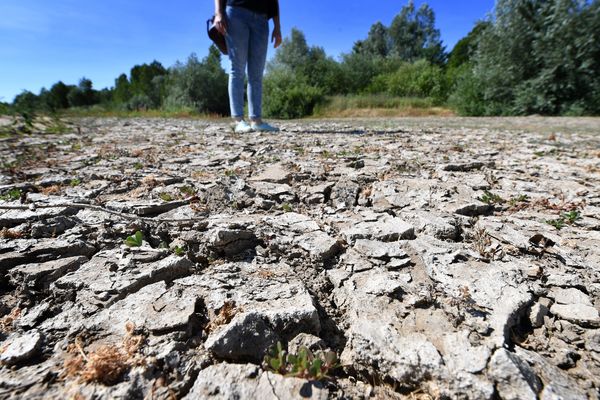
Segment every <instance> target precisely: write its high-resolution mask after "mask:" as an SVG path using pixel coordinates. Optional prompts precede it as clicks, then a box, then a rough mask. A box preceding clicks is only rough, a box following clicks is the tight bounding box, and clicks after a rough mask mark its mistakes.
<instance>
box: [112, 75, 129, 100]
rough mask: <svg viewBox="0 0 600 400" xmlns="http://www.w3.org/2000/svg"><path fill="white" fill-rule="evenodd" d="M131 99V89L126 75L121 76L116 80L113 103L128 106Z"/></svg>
mask: <svg viewBox="0 0 600 400" xmlns="http://www.w3.org/2000/svg"><path fill="white" fill-rule="evenodd" d="M130 99H131V88H130V87H129V79H128V78H127V75H126V74H121V75H119V77H118V78H117V79H115V89H114V90H113V101H114V102H115V103H117V104H126V103H127V102H128V101H129V100H130Z"/></svg>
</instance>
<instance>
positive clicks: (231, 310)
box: [206, 301, 240, 333]
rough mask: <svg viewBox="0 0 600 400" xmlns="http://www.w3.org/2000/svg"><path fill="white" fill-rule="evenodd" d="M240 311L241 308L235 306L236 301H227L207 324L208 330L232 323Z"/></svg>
mask: <svg viewBox="0 0 600 400" xmlns="http://www.w3.org/2000/svg"><path fill="white" fill-rule="evenodd" d="M239 311H240V309H238V308H237V307H236V306H235V302H234V301H226V302H225V303H224V304H223V307H221V309H220V310H219V311H218V312H217V313H216V316H215V318H213V319H212V320H211V321H210V322H209V323H208V325H206V331H207V332H209V333H210V332H212V331H214V330H215V329H216V328H218V327H219V326H221V325H225V324H228V323H230V322H231V320H232V319H233V317H235V315H236V314H237V313H238V312H239Z"/></svg>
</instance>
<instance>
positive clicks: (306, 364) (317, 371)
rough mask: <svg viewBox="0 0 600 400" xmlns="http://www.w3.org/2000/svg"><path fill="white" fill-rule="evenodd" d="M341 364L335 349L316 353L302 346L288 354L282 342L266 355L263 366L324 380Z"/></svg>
mask: <svg viewBox="0 0 600 400" xmlns="http://www.w3.org/2000/svg"><path fill="white" fill-rule="evenodd" d="M339 366H340V364H339V362H338V358H337V355H336V354H335V353H334V352H333V351H328V352H322V353H321V354H318V355H315V354H313V353H312V352H311V351H310V350H309V349H307V348H306V347H304V346H302V347H300V349H299V350H298V354H288V353H287V351H285V350H284V349H283V346H282V345H281V342H278V343H277V346H275V347H274V348H272V349H271V350H270V351H269V353H268V354H267V355H266V356H265V359H264V363H263V368H264V369H265V370H267V371H272V372H275V373H278V374H281V375H284V376H288V377H295V378H302V379H310V380H324V379H329V378H330V376H329V372H330V371H332V370H334V369H336V368H338V367H339Z"/></svg>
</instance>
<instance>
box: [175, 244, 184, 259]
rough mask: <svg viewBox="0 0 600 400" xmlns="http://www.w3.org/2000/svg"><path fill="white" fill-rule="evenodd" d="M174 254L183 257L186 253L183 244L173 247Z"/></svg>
mask: <svg viewBox="0 0 600 400" xmlns="http://www.w3.org/2000/svg"><path fill="white" fill-rule="evenodd" d="M173 254H175V255H176V256H177V257H183V256H184V255H185V249H184V248H183V246H176V247H175V248H174V249H173Z"/></svg>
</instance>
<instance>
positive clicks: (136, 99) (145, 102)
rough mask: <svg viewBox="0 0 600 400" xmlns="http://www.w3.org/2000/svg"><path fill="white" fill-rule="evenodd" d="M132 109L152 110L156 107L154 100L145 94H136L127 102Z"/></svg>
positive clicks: (127, 106)
mask: <svg viewBox="0 0 600 400" xmlns="http://www.w3.org/2000/svg"><path fill="white" fill-rule="evenodd" d="M126 108H127V109H128V110H131V111H141V110H150V109H152V108H154V102H153V101H152V100H151V99H150V97H148V96H147V95H145V94H136V95H134V96H133V97H132V98H131V100H129V101H128V102H127V104H126Z"/></svg>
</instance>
